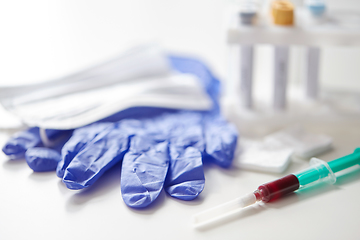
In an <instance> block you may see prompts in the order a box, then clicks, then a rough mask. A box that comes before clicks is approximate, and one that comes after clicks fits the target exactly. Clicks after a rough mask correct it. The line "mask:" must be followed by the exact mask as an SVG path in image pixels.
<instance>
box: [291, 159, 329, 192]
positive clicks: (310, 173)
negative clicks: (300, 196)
mask: <svg viewBox="0 0 360 240" xmlns="http://www.w3.org/2000/svg"><path fill="white" fill-rule="evenodd" d="M310 166H311V167H310V168H308V169H305V170H303V171H301V172H298V173H295V174H294V175H295V176H296V177H297V178H298V180H299V183H300V187H301V188H304V187H308V186H309V185H313V184H317V183H320V182H328V183H331V184H334V183H335V182H336V177H335V175H334V172H333V171H332V169H331V168H330V166H329V164H328V163H327V162H325V161H323V160H320V159H317V158H312V159H311V160H310Z"/></svg>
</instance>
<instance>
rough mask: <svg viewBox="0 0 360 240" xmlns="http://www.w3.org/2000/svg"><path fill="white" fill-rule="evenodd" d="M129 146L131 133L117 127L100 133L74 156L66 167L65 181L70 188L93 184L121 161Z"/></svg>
mask: <svg viewBox="0 0 360 240" xmlns="http://www.w3.org/2000/svg"><path fill="white" fill-rule="evenodd" d="M128 148H129V135H128V133H127V132H123V131H121V130H120V129H117V128H108V129H106V131H103V132H101V133H100V134H98V135H97V136H96V137H95V138H94V139H93V140H92V141H90V142H89V143H87V144H86V146H85V147H84V148H83V149H82V150H81V151H80V152H79V153H78V154H77V155H76V156H75V157H74V158H73V160H72V161H71V162H70V163H69V165H68V167H67V168H66V169H65V172H64V177H63V182H64V183H65V184H66V186H67V187H68V188H70V189H75V190H77V189H83V188H86V187H89V186H90V185H92V184H93V183H94V182H95V181H96V180H97V179H98V178H99V177H100V176H101V175H102V174H103V173H104V172H105V171H106V170H108V169H109V168H111V167H112V166H114V165H115V164H116V163H117V162H119V161H121V159H122V158H123V156H124V154H125V152H127V151H128Z"/></svg>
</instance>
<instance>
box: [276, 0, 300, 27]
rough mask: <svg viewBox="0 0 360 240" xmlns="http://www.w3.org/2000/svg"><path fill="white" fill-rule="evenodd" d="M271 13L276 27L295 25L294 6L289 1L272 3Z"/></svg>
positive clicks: (281, 0)
mask: <svg viewBox="0 0 360 240" xmlns="http://www.w3.org/2000/svg"><path fill="white" fill-rule="evenodd" d="M271 13H272V17H273V20H274V23H275V24H276V25H293V24H294V5H293V4H292V3H291V2H289V1H287V0H277V1H274V2H272V4H271Z"/></svg>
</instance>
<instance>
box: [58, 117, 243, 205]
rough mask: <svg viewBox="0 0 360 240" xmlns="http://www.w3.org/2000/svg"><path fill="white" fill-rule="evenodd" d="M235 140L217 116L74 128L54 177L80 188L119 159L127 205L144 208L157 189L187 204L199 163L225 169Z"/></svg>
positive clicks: (198, 185)
mask: <svg viewBox="0 0 360 240" xmlns="http://www.w3.org/2000/svg"><path fill="white" fill-rule="evenodd" d="M236 139H237V135H236V130H235V128H234V127H233V126H232V125H229V124H228V123H227V122H226V121H224V120H223V119H221V118H220V117H219V116H215V117H214V116H212V115H204V114H201V113H195V112H187V111H186V112H179V113H164V114H163V115H161V116H159V117H156V118H151V119H142V120H122V121H120V122H118V123H114V124H110V125H109V124H107V123H99V124H93V125H90V126H88V127H84V128H81V129H78V130H75V132H74V134H73V136H72V137H71V138H70V140H69V141H68V142H67V143H66V144H65V146H64V147H63V149H62V156H63V159H62V161H61V162H60V163H59V165H58V168H57V175H58V176H59V177H60V178H62V179H63V182H64V183H65V184H66V186H67V187H68V188H70V189H82V188H85V187H88V186H90V185H92V184H93V183H94V182H95V181H96V180H97V179H98V178H99V177H100V176H101V175H102V174H103V173H104V172H105V171H106V170H108V169H109V168H110V167H112V166H113V165H115V164H116V163H118V162H119V161H121V160H122V159H123V163H122V172H121V192H122V195H123V199H124V201H125V202H126V204H127V205H128V206H131V207H145V206H147V205H149V204H150V203H151V202H153V201H154V200H155V199H156V197H157V196H158V195H159V193H160V191H161V190H162V188H163V187H164V188H165V190H166V191H167V192H168V193H169V194H170V195H171V196H173V197H175V198H178V199H182V200H192V199H194V198H195V197H197V196H198V195H199V193H200V192H201V191H202V190H203V188H204V183H205V178H204V172H203V165H202V162H203V161H212V162H215V163H216V164H218V165H220V166H222V167H229V166H230V165H231V161H232V158H233V153H234V149H235V146H236ZM79 140H80V141H81V142H79Z"/></svg>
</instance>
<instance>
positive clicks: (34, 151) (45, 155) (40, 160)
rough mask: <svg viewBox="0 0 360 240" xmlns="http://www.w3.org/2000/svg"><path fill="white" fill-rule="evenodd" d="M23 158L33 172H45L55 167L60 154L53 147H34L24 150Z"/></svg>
mask: <svg viewBox="0 0 360 240" xmlns="http://www.w3.org/2000/svg"><path fill="white" fill-rule="evenodd" d="M25 160H26V162H27V164H28V165H29V167H30V168H31V169H32V170H34V171H35V172H46V171H53V170H55V169H56V166H57V164H58V162H59V161H60V160H61V156H60V154H59V153H58V152H57V151H55V150H53V149H49V148H40V147H34V148H29V149H28V150H27V151H26V152H25Z"/></svg>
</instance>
